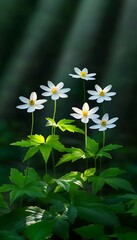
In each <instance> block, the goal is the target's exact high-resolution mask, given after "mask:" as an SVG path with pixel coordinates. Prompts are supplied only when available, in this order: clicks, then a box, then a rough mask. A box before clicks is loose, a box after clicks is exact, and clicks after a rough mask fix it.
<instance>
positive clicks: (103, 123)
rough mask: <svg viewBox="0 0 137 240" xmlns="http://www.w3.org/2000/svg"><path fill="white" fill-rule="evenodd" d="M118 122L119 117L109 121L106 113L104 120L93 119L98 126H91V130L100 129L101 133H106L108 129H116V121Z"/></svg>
mask: <svg viewBox="0 0 137 240" xmlns="http://www.w3.org/2000/svg"><path fill="white" fill-rule="evenodd" d="M117 120H118V117H115V118H112V119H110V120H109V115H108V113H105V114H104V115H103V117H102V119H101V120H100V119H92V121H93V122H94V123H96V125H93V126H90V127H89V128H91V129H98V130H99V131H105V130H106V129H107V128H114V127H115V126H116V125H115V124H113V123H114V122H115V121H117Z"/></svg>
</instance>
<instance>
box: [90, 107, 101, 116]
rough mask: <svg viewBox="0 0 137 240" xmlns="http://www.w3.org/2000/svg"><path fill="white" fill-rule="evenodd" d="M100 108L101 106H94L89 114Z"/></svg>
mask: <svg viewBox="0 0 137 240" xmlns="http://www.w3.org/2000/svg"><path fill="white" fill-rule="evenodd" d="M98 109H99V107H94V108H92V109H91V110H90V111H89V114H93V113H95V112H97V111H98Z"/></svg>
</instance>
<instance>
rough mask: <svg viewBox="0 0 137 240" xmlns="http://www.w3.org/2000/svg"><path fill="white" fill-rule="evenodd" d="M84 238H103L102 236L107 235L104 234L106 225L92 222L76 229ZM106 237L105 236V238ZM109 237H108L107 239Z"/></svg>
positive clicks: (95, 239)
mask: <svg viewBox="0 0 137 240" xmlns="http://www.w3.org/2000/svg"><path fill="white" fill-rule="evenodd" d="M74 231H75V232H76V233H77V234H79V235H80V236H81V237H82V239H93V240H101V237H103V236H104V237H106V236H105V234H104V226H103V225H100V224H90V225H87V226H83V227H80V228H76V229H74ZM104 239H105V238H104ZM107 239H109V238H107V237H106V240H107Z"/></svg>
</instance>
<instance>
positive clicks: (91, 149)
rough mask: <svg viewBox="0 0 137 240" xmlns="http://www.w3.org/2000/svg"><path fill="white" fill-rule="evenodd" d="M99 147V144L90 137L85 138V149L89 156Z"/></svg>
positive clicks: (93, 154)
mask: <svg viewBox="0 0 137 240" xmlns="http://www.w3.org/2000/svg"><path fill="white" fill-rule="evenodd" d="M98 149H99V144H98V143H97V142H96V141H95V140H93V139H91V138H89V137H88V138H87V151H88V153H89V154H90V155H91V156H95V154H96V153H97V151H98Z"/></svg>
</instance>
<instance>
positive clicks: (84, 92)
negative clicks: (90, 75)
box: [83, 79, 86, 102]
mask: <svg viewBox="0 0 137 240" xmlns="http://www.w3.org/2000/svg"><path fill="white" fill-rule="evenodd" d="M83 97H84V102H86V85H85V80H84V79H83Z"/></svg>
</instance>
